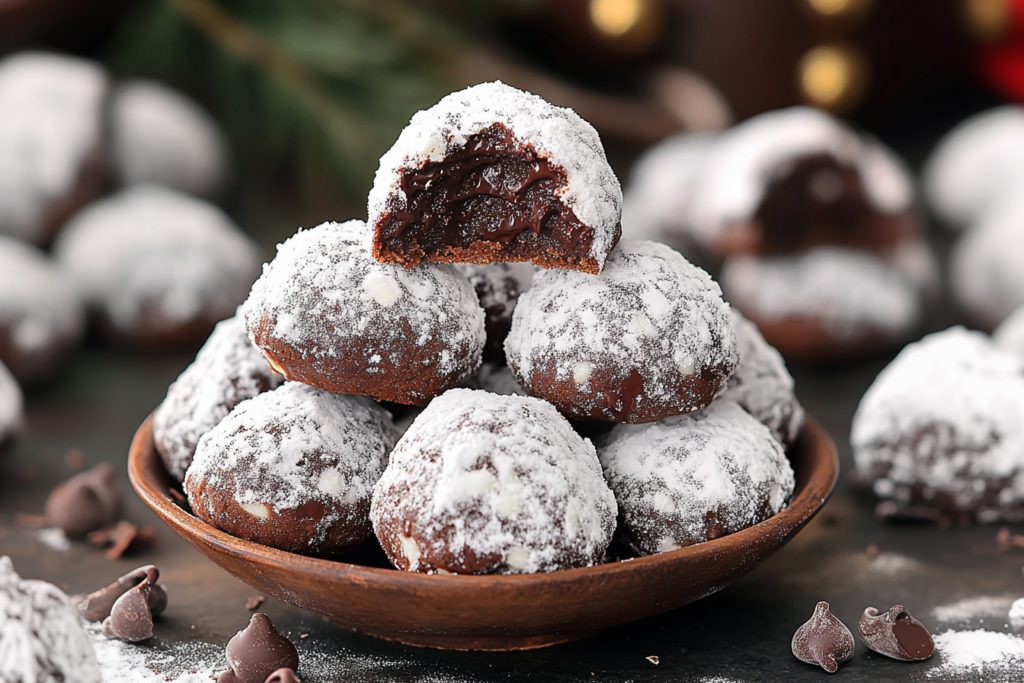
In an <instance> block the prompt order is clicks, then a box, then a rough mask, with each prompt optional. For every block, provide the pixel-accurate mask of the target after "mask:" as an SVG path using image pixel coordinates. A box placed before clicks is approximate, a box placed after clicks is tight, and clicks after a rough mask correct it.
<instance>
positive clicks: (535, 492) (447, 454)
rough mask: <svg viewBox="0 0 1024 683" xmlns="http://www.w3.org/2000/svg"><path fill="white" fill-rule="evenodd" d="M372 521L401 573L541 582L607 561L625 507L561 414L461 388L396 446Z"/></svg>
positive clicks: (530, 401) (543, 405)
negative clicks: (538, 577)
mask: <svg viewBox="0 0 1024 683" xmlns="http://www.w3.org/2000/svg"><path fill="white" fill-rule="evenodd" d="M370 515H371V518H372V520H373V526H374V531H375V532H376V533H377V537H378V538H379V539H380V540H381V543H382V545H383V546H384V548H385V551H386V552H388V554H389V557H390V558H391V560H392V562H393V563H394V564H395V565H396V566H397V567H398V568H400V569H407V570H410V571H420V572H428V573H438V572H440V571H442V570H443V571H446V572H456V573H532V572H542V571H554V570H558V569H568V568H571V567H579V566H590V565H593V564H596V563H598V562H599V561H600V560H601V558H602V557H603V555H604V552H605V549H606V548H607V547H608V544H609V542H610V541H611V537H612V533H613V532H614V530H615V515H616V506H615V499H614V496H613V495H612V492H611V491H610V490H609V489H608V486H607V484H605V481H604V478H603V477H602V476H601V468H600V465H599V463H598V461H597V455H596V453H595V451H594V446H593V444H591V443H590V441H589V440H586V439H583V438H581V437H579V436H578V435H577V434H576V433H575V432H573V430H572V427H571V426H570V425H569V423H568V422H567V421H566V420H565V418H563V417H562V416H561V415H559V414H558V412H557V411H556V410H555V409H554V407H553V406H551V404H549V403H547V402H545V401H541V400H539V399H535V398H530V397H526V396H498V395H496V394H491V393H487V392H483V391H472V390H468V389H452V390H450V391H448V392H446V393H444V394H443V395H442V396H439V397H438V398H436V399H434V400H433V401H432V402H431V404H430V405H429V406H427V409H426V410H424V411H423V413H421V414H420V415H419V417H417V418H416V421H415V422H414V423H413V424H412V426H411V427H410V428H409V430H408V431H407V432H406V433H405V436H403V437H402V439H401V440H400V441H399V442H398V445H397V446H395V450H394V451H392V453H391V462H390V464H389V465H388V468H387V470H385V472H384V475H383V476H382V477H381V478H380V481H379V482H378V483H377V486H376V488H375V489H374V493H373V506H372V508H371V513H370Z"/></svg>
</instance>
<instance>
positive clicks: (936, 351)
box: [850, 327, 1024, 520]
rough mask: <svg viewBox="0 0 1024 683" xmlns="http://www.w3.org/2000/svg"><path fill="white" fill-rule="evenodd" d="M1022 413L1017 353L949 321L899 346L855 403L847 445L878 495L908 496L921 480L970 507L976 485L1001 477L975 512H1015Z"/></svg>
mask: <svg viewBox="0 0 1024 683" xmlns="http://www.w3.org/2000/svg"><path fill="white" fill-rule="evenodd" d="M1021 415H1024V358H1021V357H1020V356H1018V355H1017V354H1014V353H1012V352H1009V351H1005V350H1003V349H1000V348H998V347H997V346H995V345H994V344H993V343H992V342H991V340H990V339H989V337H988V336H987V335H985V334H982V333H979V332H969V331H967V330H966V329H964V328H962V327H953V328H950V329H948V330H946V331H944V332H937V333H935V334H931V335H928V336H927V337H925V338H924V339H922V340H921V341H919V342H916V343H914V344H910V345H908V346H907V347H906V348H905V349H903V351H901V352H900V354H899V355H898V356H897V357H896V359H895V360H893V362H892V363H890V364H889V366H888V367H886V368H885V369H884V370H882V372H881V373H880V374H879V375H878V378H877V379H875V382H874V383H873V384H872V385H871V387H870V388H869V389H868V391H867V393H865V394H864V398H863V399H862V400H861V403H860V406H859V407H858V408H857V412H856V414H855V415H854V417H853V425H852V428H851V433H850V442H851V444H852V446H853V452H854V459H855V462H856V465H857V470H858V472H859V473H860V474H861V475H862V476H864V477H866V478H868V479H870V480H874V481H875V483H874V489H875V492H876V493H877V494H878V495H880V496H882V497H883V498H892V499H895V500H897V501H904V502H908V501H909V500H910V497H911V492H912V488H913V487H914V486H915V485H921V486H924V487H927V490H928V491H930V492H931V493H932V495H936V494H948V495H949V496H951V497H952V500H953V501H954V502H955V504H956V505H958V506H960V507H962V508H963V509H973V508H975V507H976V506H978V505H979V504H981V503H982V502H983V501H984V496H985V494H986V487H985V486H984V485H981V486H979V485H978V483H977V482H986V481H1000V482H1003V483H1004V484H1005V487H1004V488H1002V490H1001V491H1000V492H999V494H998V497H997V498H996V499H995V500H988V501H986V502H985V504H984V507H983V508H982V509H981V510H980V511H979V514H980V515H981V516H982V519H988V520H991V519H992V518H994V517H998V516H1007V515H1009V516H1019V514H1020V512H1019V509H1020V503H1021V501H1024V421H1022V420H1021ZM879 468H881V469H880V470H879ZM879 471H884V472H885V474H884V475H879V474H878V472H879ZM1015 510H1016V512H1014V511H1015Z"/></svg>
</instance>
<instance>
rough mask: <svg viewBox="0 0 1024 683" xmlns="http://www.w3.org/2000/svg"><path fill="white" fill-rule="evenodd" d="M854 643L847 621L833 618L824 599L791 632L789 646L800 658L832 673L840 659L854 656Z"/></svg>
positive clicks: (843, 659) (843, 660)
mask: <svg viewBox="0 0 1024 683" xmlns="http://www.w3.org/2000/svg"><path fill="white" fill-rule="evenodd" d="M856 646H857V643H856V641H854V639H853V633H851V632H850V629H848V628H846V625H845V624H844V623H843V622H841V621H839V620H838V619H836V617H835V616H833V615H832V612H831V611H830V610H829V606H828V603H827V602H824V601H822V602H819V603H818V604H817V605H816V606H815V607H814V614H813V615H811V618H810V619H809V620H808V621H807V622H806V623H805V624H804V625H803V626H801V627H800V628H798V629H797V630H796V633H794V634H793V641H792V643H791V644H790V647H791V648H792V650H793V655H794V656H795V657H796V658H797V659H799V660H800V661H801V662H807V663H808V664H817V665H819V666H820V667H821V668H822V669H824V670H825V671H827V672H829V673H830V674H831V673H835V672H836V670H837V669H838V668H839V664H840V663H841V662H845V661H846V660H848V659H852V658H853V653H854V650H855V649H856Z"/></svg>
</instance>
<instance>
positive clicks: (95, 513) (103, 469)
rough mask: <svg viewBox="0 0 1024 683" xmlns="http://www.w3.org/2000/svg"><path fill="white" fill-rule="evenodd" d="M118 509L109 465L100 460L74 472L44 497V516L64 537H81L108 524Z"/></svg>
mask: <svg viewBox="0 0 1024 683" xmlns="http://www.w3.org/2000/svg"><path fill="white" fill-rule="evenodd" d="M120 510H121V490H120V488H119V487H118V483H117V473H116V472H115V471H114V467H113V465H111V464H110V463H108V462H105V463H101V464H99V465H97V466H96V467H94V468H93V469H91V470H87V471H85V472H82V473H81V474H76V475H75V476H73V477H71V478H70V479H68V480H67V481H66V482H64V483H63V484H61V485H59V486H58V487H57V488H55V489H54V490H53V491H51V492H50V495H49V496H48V497H47V498H46V507H45V511H46V518H47V520H49V523H50V524H52V525H53V526H57V527H60V528H61V529H63V530H64V533H66V534H67V535H68V536H85V535H86V534H87V533H89V532H90V531H95V530H96V529H99V528H101V527H104V526H106V525H107V524H110V523H111V522H113V521H114V520H115V519H117V515H118V513H119V512H120Z"/></svg>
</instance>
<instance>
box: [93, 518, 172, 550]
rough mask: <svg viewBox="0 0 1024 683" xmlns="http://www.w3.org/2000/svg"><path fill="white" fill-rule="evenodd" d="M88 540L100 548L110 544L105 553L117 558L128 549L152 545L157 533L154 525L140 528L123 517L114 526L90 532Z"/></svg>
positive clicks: (140, 548) (139, 548) (138, 548)
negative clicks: (154, 531)
mask: <svg viewBox="0 0 1024 683" xmlns="http://www.w3.org/2000/svg"><path fill="white" fill-rule="evenodd" d="M86 540H87V541H89V542H90V543H92V544H93V545H95V546H96V547H98V548H106V547H107V546H109V549H108V550H107V552H106V553H105V554H106V556H107V559H109V560H116V559H117V558H119V557H121V555H123V554H124V553H125V552H126V551H128V550H142V549H144V548H150V547H152V546H153V543H154V541H155V540H156V535H155V534H154V533H153V527H149V526H144V527H142V528H141V529H140V528H139V527H138V526H136V525H135V524H132V523H131V522H126V521H125V520H123V519H122V520H121V521H120V522H118V523H117V524H115V525H114V526H112V527H108V528H106V529H100V530H98V531H93V532H90V533H89V535H88V536H86Z"/></svg>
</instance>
